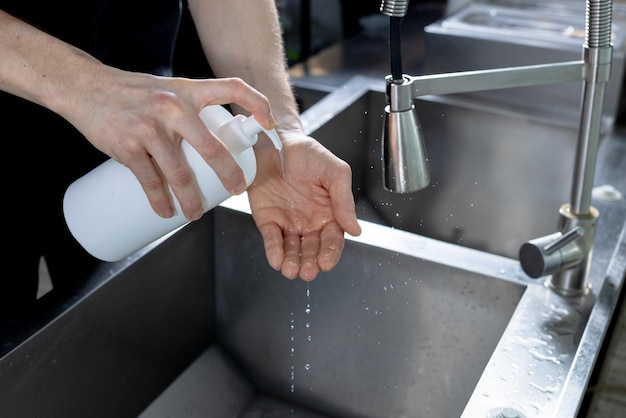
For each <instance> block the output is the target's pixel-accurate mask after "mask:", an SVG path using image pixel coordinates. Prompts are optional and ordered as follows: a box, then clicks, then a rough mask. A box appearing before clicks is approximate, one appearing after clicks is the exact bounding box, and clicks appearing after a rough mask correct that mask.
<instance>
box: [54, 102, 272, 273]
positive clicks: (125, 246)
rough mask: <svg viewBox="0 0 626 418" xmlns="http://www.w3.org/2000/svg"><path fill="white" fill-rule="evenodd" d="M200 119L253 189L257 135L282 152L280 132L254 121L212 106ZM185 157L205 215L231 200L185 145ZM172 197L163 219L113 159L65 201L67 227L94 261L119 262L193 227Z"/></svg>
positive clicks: (74, 185)
mask: <svg viewBox="0 0 626 418" xmlns="http://www.w3.org/2000/svg"><path fill="white" fill-rule="evenodd" d="M200 119H202V121H203V122H204V124H205V125H206V126H207V128H208V129H209V130H210V131H211V132H213V133H215V134H216V136H217V137H218V138H220V140H221V141H222V142H223V143H224V144H225V145H226V146H227V147H228V149H229V151H230V152H231V154H232V155H233V158H234V159H235V161H236V162H237V164H239V166H240V167H241V168H242V170H243V172H244V174H245V177H246V181H247V184H248V185H250V184H252V182H253V181H254V177H255V176H256V157H255V154H254V150H253V148H252V146H253V145H254V144H256V142H257V140H258V133H259V132H265V133H266V134H267V135H268V137H269V138H270V139H271V140H272V142H273V143H274V146H275V147H276V149H277V150H279V151H280V150H281V149H282V143H281V142H280V139H279V138H278V134H277V133H276V130H274V129H272V130H267V129H264V128H263V127H262V126H261V125H260V124H259V123H258V122H257V121H256V120H255V119H254V117H252V116H249V117H245V116H243V115H236V116H233V115H232V114H231V113H230V112H229V111H228V110H226V109H225V108H224V107H222V106H219V105H212V106H207V107H205V108H203V109H202V110H201V111H200ZM181 152H182V154H183V156H184V158H185V159H186V160H187V163H188V165H189V167H190V168H191V170H192V171H193V173H194V174H195V177H196V181H197V183H198V186H199V187H200V191H201V194H202V200H203V202H202V203H203V207H204V211H205V213H206V212H207V211H209V210H211V209H213V208H214V207H215V206H217V205H219V204H220V203H221V202H223V201H224V200H226V199H228V198H229V197H230V196H231V194H230V193H229V192H228V191H227V190H226V189H225V188H224V186H223V185H222V183H221V181H220V180H219V178H218V177H217V174H216V173H215V172H214V171H213V169H212V168H211V166H209V165H208V164H207V163H206V162H205V161H204V159H203V158H202V157H201V156H200V154H198V152H197V151H196V150H195V149H194V148H193V147H192V146H191V145H190V144H189V143H188V142H187V141H186V140H184V139H183V140H182V142H181ZM170 193H171V196H172V201H173V202H174V206H175V208H176V211H175V214H174V216H172V217H171V218H161V217H160V216H158V215H157V214H156V213H155V212H154V210H153V209H152V207H151V206H150V202H149V201H148V198H147V197H146V195H145V193H144V191H143V189H142V188H141V184H140V183H139V181H138V180H137V178H136V177H135V176H134V174H133V173H132V171H130V169H129V168H127V167H126V166H124V165H122V164H120V163H118V162H117V161H115V160H113V159H109V160H108V161H105V162H104V163H103V164H101V165H100V166H98V167H96V168H95V169H93V170H92V171H90V172H89V173H87V174H86V175H85V176H83V177H81V178H79V179H78V180H76V181H75V182H73V183H72V184H71V185H70V186H69V187H68V189H67V190H66V192H65V196H64V197H63V212H64V215H65V222H66V223H67V226H68V228H69V230H70V232H71V233H72V235H73V236H74V238H76V240H77V241H78V242H79V243H80V244H81V245H82V246H83V248H85V250H87V252H89V253H90V254H91V255H93V256H94V257H96V258H98V259H100V260H103V261H119V260H121V259H123V258H125V257H127V256H129V255H130V254H132V253H134V252H135V251H137V250H139V249H141V248H143V247H145V246H146V245H148V244H150V243H152V242H154V241H156V240H157V239H159V238H161V237H163V236H165V235H166V234H168V233H170V232H172V231H174V230H175V229H176V228H179V227H181V226H183V225H185V224H187V223H188V222H189V220H188V219H187V218H185V216H184V214H183V212H182V210H181V208H180V205H179V203H178V200H177V199H176V197H175V196H174V194H173V192H172V191H171V189H170Z"/></svg>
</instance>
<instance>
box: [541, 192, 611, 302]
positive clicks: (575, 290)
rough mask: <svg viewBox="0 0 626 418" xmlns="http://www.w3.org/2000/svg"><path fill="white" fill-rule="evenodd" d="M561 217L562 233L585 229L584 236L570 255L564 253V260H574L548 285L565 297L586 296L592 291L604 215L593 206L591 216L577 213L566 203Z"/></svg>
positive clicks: (569, 248)
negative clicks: (599, 225) (597, 239)
mask: <svg viewBox="0 0 626 418" xmlns="http://www.w3.org/2000/svg"><path fill="white" fill-rule="evenodd" d="M559 214H560V220H559V230H560V231H563V232H565V231H571V230H572V229H574V228H582V229H583V230H584V234H583V235H582V236H580V237H579V238H578V239H577V240H576V243H575V245H572V246H568V247H567V252H569V253H570V254H566V253H564V254H563V260H571V262H570V263H569V264H565V263H564V264H563V265H562V268H561V270H559V271H557V272H555V273H554V274H552V275H551V276H550V277H549V278H548V280H547V285H548V286H549V287H550V288H551V289H553V290H554V291H555V292H557V293H559V294H561V295H564V296H580V295H584V294H586V293H588V292H589V284H588V280H587V277H588V273H589V267H590V265H591V256H592V252H593V251H592V250H593V240H594V237H595V231H596V225H597V222H598V218H599V216H600V213H599V212H598V210H597V209H596V208H594V207H590V208H589V213H586V214H582V215H581V214H576V213H573V212H572V211H571V206H570V204H569V203H566V204H564V205H562V206H561V208H560V209H559Z"/></svg>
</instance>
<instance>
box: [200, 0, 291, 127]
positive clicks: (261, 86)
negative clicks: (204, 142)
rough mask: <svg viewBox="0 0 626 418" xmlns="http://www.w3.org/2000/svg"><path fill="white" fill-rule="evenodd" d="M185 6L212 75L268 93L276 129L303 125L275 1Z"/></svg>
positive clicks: (203, 1)
mask: <svg viewBox="0 0 626 418" xmlns="http://www.w3.org/2000/svg"><path fill="white" fill-rule="evenodd" d="M189 7H190V10H191V13H192V16H193V18H194V22H195V24H196V27H197V30H198V35H199V37H200V40H201V42H202V46H203V49H204V51H205V54H206V56H207V58H208V60H209V62H210V64H211V67H212V69H213V71H214V72H215V74H216V75H217V76H218V77H230V76H237V77H240V78H242V79H243V80H245V81H247V82H248V83H250V84H251V85H253V86H254V87H255V88H256V89H258V90H259V91H261V93H263V94H264V95H265V96H267V98H268V99H269V100H270V104H271V106H272V112H273V114H274V117H275V119H276V123H277V129H278V130H279V131H283V132H284V131H291V130H297V131H299V130H301V129H302V127H301V124H300V118H299V114H298V109H297V105H296V102H295V99H294V97H293V92H292V89H291V85H290V84H289V77H288V74H287V70H286V66H285V58H284V50H283V40H282V35H281V32H280V26H279V22H278V15H277V10H276V5H275V1H274V0H230V1H228V2H224V1H219V0H190V1H189ZM237 110H238V111H239V110H240V109H237Z"/></svg>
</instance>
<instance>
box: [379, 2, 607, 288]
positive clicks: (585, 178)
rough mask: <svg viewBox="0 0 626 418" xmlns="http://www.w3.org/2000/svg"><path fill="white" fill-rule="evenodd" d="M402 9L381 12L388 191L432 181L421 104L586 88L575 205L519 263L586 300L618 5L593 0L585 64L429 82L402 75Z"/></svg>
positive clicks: (524, 250) (525, 248)
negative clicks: (386, 23)
mask: <svg viewBox="0 0 626 418" xmlns="http://www.w3.org/2000/svg"><path fill="white" fill-rule="evenodd" d="M390 3H393V4H390ZM397 3H400V2H388V1H385V0H383V2H382V4H381V7H380V10H381V12H382V13H383V14H386V15H389V16H390V32H389V35H390V42H389V44H390V55H391V67H392V75H390V76H387V77H386V82H387V103H388V104H387V106H386V109H385V110H386V112H385V115H386V119H387V120H386V124H385V129H384V131H383V138H382V142H383V158H384V164H383V170H384V180H385V182H386V183H385V187H386V188H387V189H388V190H390V191H393V192H398V193H407V192H413V191H417V190H419V189H421V188H423V187H425V186H426V185H427V184H428V181H429V176H428V165H427V164H428V160H427V158H426V153H425V151H424V147H423V139H422V136H421V130H420V127H419V122H418V119H417V115H416V114H415V110H414V106H413V99H414V98H415V97H418V96H424V95H442V94H450V93H464V92H470V91H481V90H490V89H501V88H512V87H523V86H530V85H538V84H549V83H559V82H565V81H575V80H582V81H583V89H582V99H581V110H580V122H579V132H578V144H577V150H576V161H575V165H574V173H573V181H572V190H571V197H570V201H569V203H566V204H564V205H562V206H561V208H560V210H559V215H560V218H559V219H560V220H559V224H558V232H556V233H554V234H550V235H547V236H545V237H541V238H537V239H534V240H531V241H529V242H527V243H525V244H523V245H522V247H521V248H520V252H519V260H520V263H521V266H522V268H523V270H524V272H526V274H528V275H529V276H530V277H533V278H539V277H542V276H547V275H550V277H549V279H548V282H547V283H548V285H549V286H550V287H551V288H553V289H554V290H555V291H557V292H559V293H561V294H564V295H577V294H582V293H585V292H586V291H587V287H588V284H587V274H588V270H589V264H590V260H591V254H592V246H593V239H594V235H595V228H596V223H597V220H598V216H599V214H598V211H597V210H596V209H595V208H593V207H592V206H591V190H592V185H593V179H594V173H595V166H596V155H597V149H598V143H599V137H600V128H601V119H602V106H603V101H604V96H605V90H606V83H607V82H608V80H609V78H610V72H611V61H612V43H611V19H612V1H611V0H587V3H586V24H585V41H584V44H583V57H582V60H579V61H568V62H561V63H548V64H539V65H529V66H519V67H509V68H502V69H490V70H479V71H463V72H453V73H445V74H435V75H425V76H410V75H406V74H402V73H401V70H400V67H401V63H400V59H399V56H400V51H399V46H398V45H397V44H398V38H399V34H398V33H399V28H398V26H399V24H400V23H401V19H402V16H404V15H403V14H402V13H404V14H406V10H407V7H405V8H404V9H402V8H401V7H397V6H398V5H397ZM398 9H402V10H403V12H402V11H399V10H398ZM412 164H415V166H410V165H412Z"/></svg>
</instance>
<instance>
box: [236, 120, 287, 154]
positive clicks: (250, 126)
mask: <svg viewBox="0 0 626 418" xmlns="http://www.w3.org/2000/svg"><path fill="white" fill-rule="evenodd" d="M240 126H241V130H242V131H243V133H244V134H245V135H246V136H252V135H256V134H258V133H259V132H265V134H266V135H267V136H268V137H269V138H270V139H271V140H272V143H273V144H274V147H276V149H277V150H279V151H280V150H281V149H282V148H283V143H282V142H280V139H279V138H278V134H277V133H276V129H271V130H270V129H265V128H264V127H262V126H261V125H260V124H259V122H257V120H256V119H255V118H254V116H249V117H247V118H246V119H244V120H242V121H241V125H240Z"/></svg>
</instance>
